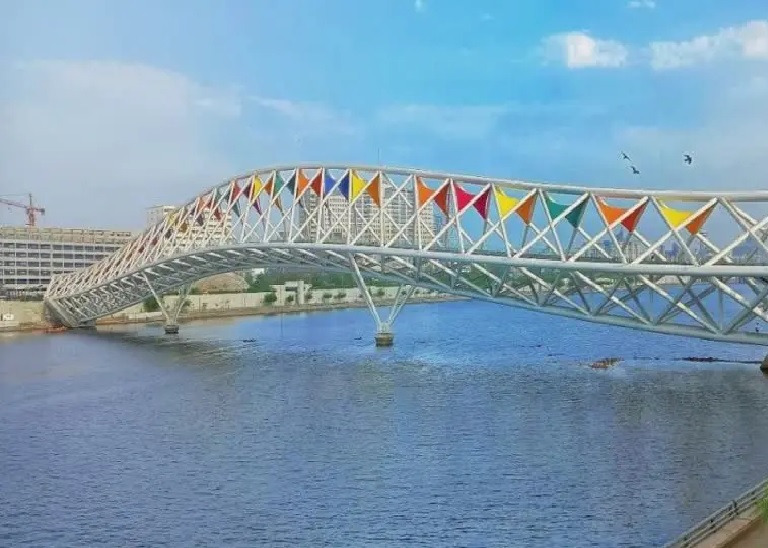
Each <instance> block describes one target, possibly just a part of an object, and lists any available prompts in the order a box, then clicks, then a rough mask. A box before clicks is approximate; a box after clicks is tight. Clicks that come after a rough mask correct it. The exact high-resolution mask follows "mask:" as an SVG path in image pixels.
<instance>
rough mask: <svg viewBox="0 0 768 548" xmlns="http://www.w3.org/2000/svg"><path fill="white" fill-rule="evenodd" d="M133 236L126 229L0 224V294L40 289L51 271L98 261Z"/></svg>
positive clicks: (133, 235) (78, 266)
mask: <svg viewBox="0 0 768 548" xmlns="http://www.w3.org/2000/svg"><path fill="white" fill-rule="evenodd" d="M135 236H136V234H135V233H133V232H130V231H127V230H93V229H82V228H40V227H10V226H5V227H0V294H2V293H6V294H7V293H10V294H14V293H17V292H28V293H35V292H43V291H45V288H46V287H47V286H48V283H50V281H51V277H52V276H53V275H55V274H62V273H64V272H70V271H72V270H77V269H79V268H84V267H86V266H89V265H91V264H93V263H95V262H98V261H100V260H101V259H103V258H104V257H107V256H109V255H111V254H112V253H114V252H115V251H117V250H118V249H120V247H122V246H123V245H124V244H126V243H127V242H129V241H131V240H132V239H133V238H134V237H135Z"/></svg>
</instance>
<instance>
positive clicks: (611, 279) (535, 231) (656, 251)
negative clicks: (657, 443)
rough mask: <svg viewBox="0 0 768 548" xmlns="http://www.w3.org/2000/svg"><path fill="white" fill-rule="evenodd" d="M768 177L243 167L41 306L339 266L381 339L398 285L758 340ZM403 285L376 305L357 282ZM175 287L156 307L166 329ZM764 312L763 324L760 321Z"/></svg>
mask: <svg viewBox="0 0 768 548" xmlns="http://www.w3.org/2000/svg"><path fill="white" fill-rule="evenodd" d="M766 224H768V191H755V192H733V191H725V192H691V191H673V190H658V191H656V190H622V189H614V188H588V187H579V186H564V185H555V184H541V183H535V182H528V181H518V180H501V179H491V178H486V177H473V176H466V175H456V174H447V173H437V172H429V171H420V170H414V169H400V168H391V167H378V166H344V165H302V166H277V167H270V168H266V169H258V170H255V171H253V172H250V173H246V174H243V175H240V176H237V177H234V178H232V179H230V180H226V181H223V182H221V183H219V184H217V185H215V186H214V187H212V188H208V189H206V190H205V191H203V192H202V193H201V194H199V195H197V196H195V197H193V198H191V199H189V200H187V201H186V202H185V203H184V204H183V205H181V206H180V207H178V208H177V209H176V210H174V211H173V212H172V213H170V214H168V215H167V216H166V217H165V218H163V219H162V220H161V221H159V222H157V223H156V224H155V225H154V226H151V227H149V228H147V229H146V230H144V232H143V233H141V234H140V235H139V236H137V237H136V238H135V239H134V240H133V241H132V242H130V243H128V244H126V245H125V246H124V247H123V248H121V249H120V250H119V251H117V252H115V253H114V254H113V255H111V256H109V257H107V258H105V259H103V260H102V261H100V262H98V263H95V264H93V265H91V266H89V267H87V268H84V269H81V270H78V271H74V272H71V273H66V274H61V275H57V276H55V277H54V278H53V280H52V281H51V283H50V285H49V287H48V289H47V292H46V295H45V303H46V305H47V307H48V309H49V310H50V311H51V312H52V313H53V315H54V316H55V317H56V318H57V319H58V320H59V321H60V322H61V323H62V324H64V325H66V326H68V327H84V326H88V325H92V323H93V322H94V321H95V320H96V319H98V318H100V317H102V316H106V315H110V314H114V313H116V312H118V311H120V310H122V309H125V308H126V307H128V306H131V305H134V304H137V303H140V302H142V301H143V300H144V299H146V298H148V297H150V296H155V297H156V298H158V302H161V303H162V300H161V299H160V298H159V297H160V296H162V295H164V294H169V293H171V292H179V293H180V294H181V295H182V296H184V295H186V292H187V291H188V288H189V286H190V284H192V283H193V282H195V281H197V280H199V279H201V278H204V277H208V276H211V275H214V274H219V273H224V272H231V271H239V270H246V269H251V268H256V267H267V268H271V267H285V268H290V269H295V270H319V271H332V272H351V273H352V274H354V276H355V279H356V280H357V283H358V286H359V288H360V290H361V292H362V295H363V296H364V298H365V300H366V303H367V304H368V307H369V309H370V310H371V313H372V314H373V317H374V319H375V323H376V328H377V332H376V338H377V341H378V342H380V343H381V344H388V343H391V341H392V336H393V335H392V322H393V321H394V319H395V317H396V316H397V313H398V312H399V310H400V309H401V308H402V305H403V303H404V302H405V301H406V300H407V298H408V296H409V295H410V294H411V292H412V290H413V288H415V287H422V288H426V289H431V290H436V291H439V292H443V293H450V294H454V295H459V296H465V297H470V298H474V299H480V300H483V301H488V302H493V303H500V304H504V305H509V306H514V307H518V308H523V309H526V310H532V311H537V312H543V313H548V314H555V315H559V316H565V317H568V318H574V319H579V320H585V321H589V322H596V323H601V324H609V325H614V326H621V327H627V328H634V329H641V330H646V331H651V332H656V333H666V334H673V335H683V336H690V337H699V338H702V339H709V340H716V341H730V342H740V343H751V344H760V345H768V326H763V325H762V324H763V322H766V321H768V310H767V309H766V307H765V303H764V301H765V298H766V296H768V247H767V246H766V238H768V227H766ZM371 280H381V281H385V282H394V283H397V284H400V286H401V291H400V292H399V293H398V299H397V302H396V303H395V305H394V306H393V307H392V310H391V313H390V314H389V316H388V317H387V318H386V319H383V317H382V315H381V314H380V313H379V311H378V310H377V308H376V306H375V304H374V301H373V298H372V296H371V292H370V291H369V289H368V284H369V283H370V281H371ZM182 302H183V299H178V300H177V305H175V306H174V307H166V306H164V305H163V306H162V311H163V314H164V315H165V318H166V323H167V330H168V331H169V332H173V331H176V330H177V329H178V326H177V323H176V321H177V317H178V314H179V309H180V306H181V303H182ZM763 327H767V328H766V329H763Z"/></svg>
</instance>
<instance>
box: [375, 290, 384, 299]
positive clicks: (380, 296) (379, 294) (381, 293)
mask: <svg viewBox="0 0 768 548" xmlns="http://www.w3.org/2000/svg"><path fill="white" fill-rule="evenodd" d="M385 293H386V291H384V288H383V287H380V288H378V289H377V290H376V296H377V297H378V298H380V299H381V298H382V297H384V294H385Z"/></svg>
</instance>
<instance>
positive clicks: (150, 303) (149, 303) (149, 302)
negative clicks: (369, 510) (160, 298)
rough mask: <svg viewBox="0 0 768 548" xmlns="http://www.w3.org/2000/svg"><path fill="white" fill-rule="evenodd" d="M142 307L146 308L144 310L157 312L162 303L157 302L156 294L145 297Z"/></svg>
mask: <svg viewBox="0 0 768 548" xmlns="http://www.w3.org/2000/svg"><path fill="white" fill-rule="evenodd" d="M141 307H142V308H143V309H144V312H157V311H158V310H160V305H159V304H158V302H157V299H155V297H154V295H153V296H152V297H147V298H146V299H144V302H143V303H142V305H141Z"/></svg>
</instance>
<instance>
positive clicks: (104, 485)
mask: <svg viewBox="0 0 768 548" xmlns="http://www.w3.org/2000/svg"><path fill="white" fill-rule="evenodd" d="M395 328H396V329H395V331H396V340H395V347H394V348H391V349H376V348H374V346H373V343H372V333H373V325H372V321H371V319H370V316H369V315H368V312H367V311H366V310H364V309H350V310H341V311H334V312H324V313H313V314H302V315H295V316H284V317H274V316H273V317H256V318H240V319H237V320H232V321H226V322H200V323H194V324H185V325H182V332H181V335H179V336H178V337H172V336H170V337H169V336H165V335H163V334H162V330H161V329H160V328H159V327H156V326H154V327H153V326H139V327H136V326H133V327H125V328H114V329H112V330H109V331H103V332H100V333H95V332H78V333H66V334H59V335H50V336H30V335H25V336H12V337H4V338H2V339H0V545H8V546H98V545H108V546H163V545H165V546H193V545H207V546H224V545H228V546H280V545H284V546H355V547H359V546H403V545H408V546H447V545H457V546H459V545H460V546H524V547H539V546H541V547H545V546H546V547H551V546H563V547H582V546H584V547H587V546H597V547H603V546H604V547H611V548H613V547H620V546H658V545H661V544H663V543H664V542H665V541H668V540H670V539H671V538H673V537H675V536H676V535H678V534H679V533H681V532H682V531H683V530H684V529H686V528H688V527H689V526H691V525H692V524H693V523H695V522H696V521H698V520H699V519H701V518H702V517H704V516H705V515H706V514H708V513H709V512H711V511H713V510H715V509H717V508H718V507H720V506H722V505H723V504H725V503H726V502H728V501H729V500H730V499H731V498H732V497H734V496H736V495H738V494H739V493H740V492H741V491H743V490H745V489H747V488H749V487H751V486H752V485H753V484H755V483H757V482H758V481H759V480H761V479H763V478H764V477H765V476H768V464H767V463H768V413H767V412H766V409H768V377H766V376H764V375H763V374H761V373H760V371H759V370H758V367H757V366H756V365H745V364H732V363H711V364H708V363H689V362H684V361H680V360H678V359H676V358H680V357H683V356H690V355H693V356H709V355H711V356H718V357H724V358H728V359H742V360H759V359H761V358H762V356H763V354H764V350H763V349H761V348H759V347H749V346H739V345H727V344H723V343H712V342H703V341H699V340H693V339H684V338H677V337H671V336H663V335H654V334H648V333H641V332H635V331H631V330H626V329H620V328H612V327H607V326H597V325H591V324H588V323H582V322H577V321H573V320H568V319H563V318H556V317H550V316H545V315H541V314H535V313H530V312H525V311H519V310H514V309H510V308H505V307H502V306H496V305H492V304H484V303H478V302H451V303H440V304H425V305H409V306H406V307H405V309H404V310H403V312H402V314H401V316H400V317H399V318H398V320H397V323H396V326H395ZM609 356H618V357H622V358H623V361H621V362H620V363H619V364H618V365H617V366H616V367H614V368H612V369H610V370H594V369H592V368H590V367H589V366H588V364H589V363H590V362H592V361H594V360H597V359H599V358H603V357H609Z"/></svg>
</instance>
